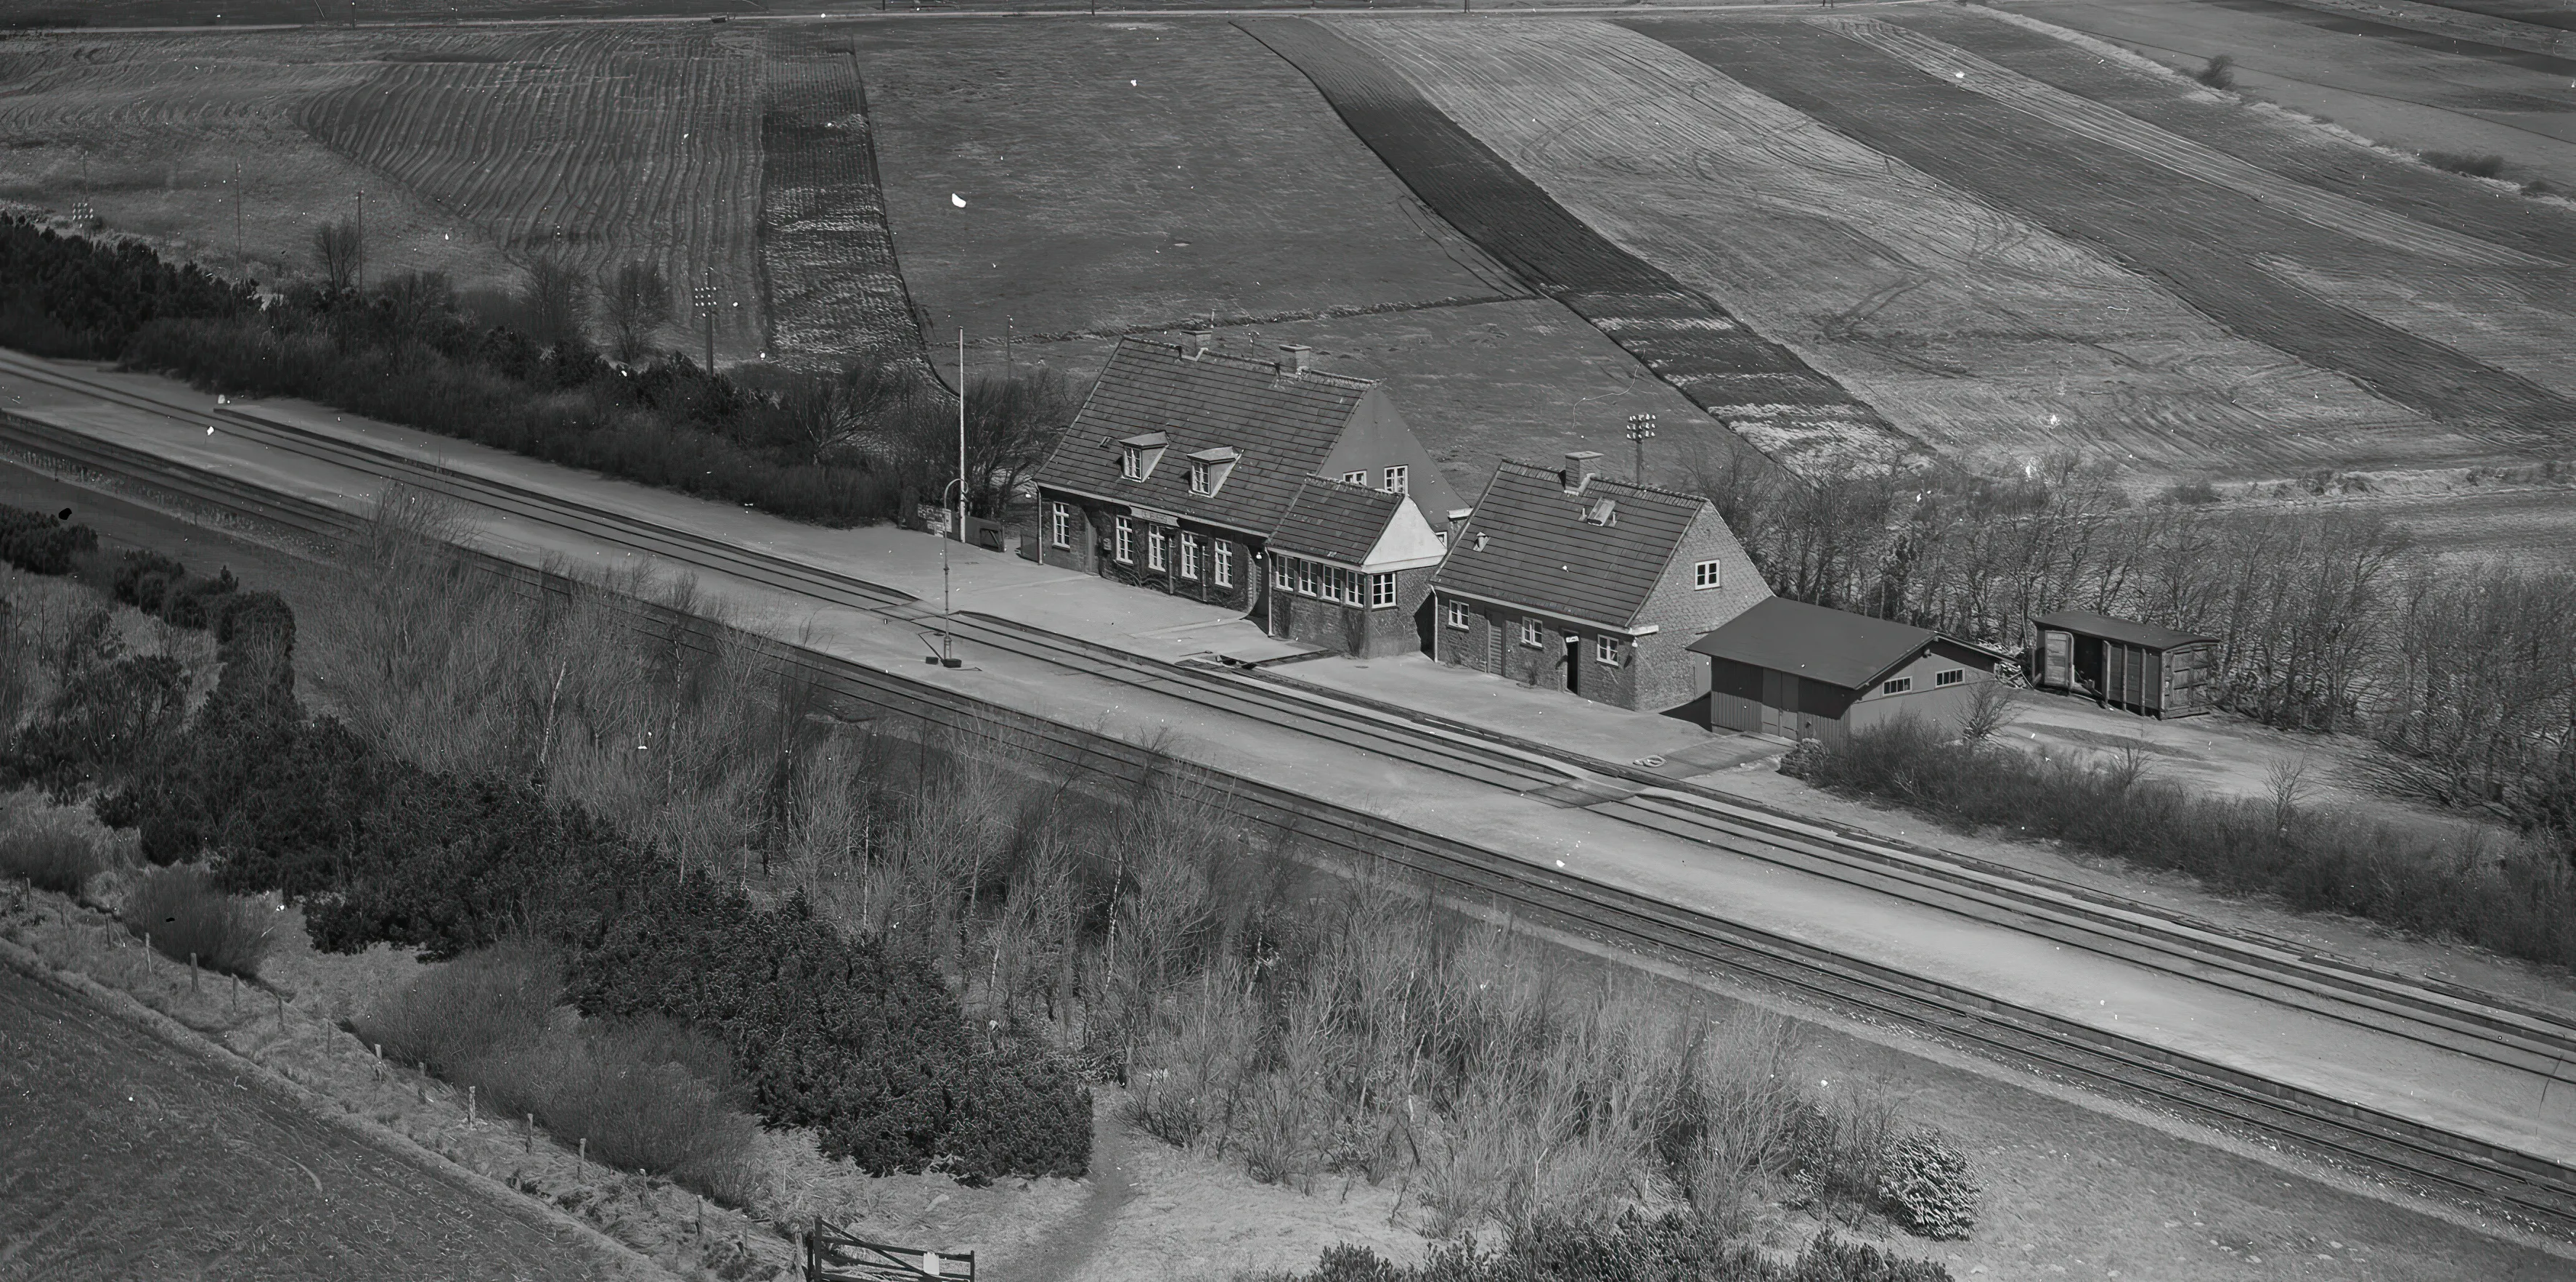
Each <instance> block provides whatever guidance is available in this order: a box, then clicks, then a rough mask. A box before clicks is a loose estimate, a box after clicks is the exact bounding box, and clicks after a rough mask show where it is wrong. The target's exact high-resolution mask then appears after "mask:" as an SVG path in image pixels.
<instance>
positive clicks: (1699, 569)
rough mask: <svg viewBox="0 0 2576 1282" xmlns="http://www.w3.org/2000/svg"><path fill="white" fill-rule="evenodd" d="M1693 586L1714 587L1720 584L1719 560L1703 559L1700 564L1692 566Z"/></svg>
mask: <svg viewBox="0 0 2576 1282" xmlns="http://www.w3.org/2000/svg"><path fill="white" fill-rule="evenodd" d="M1691 586H1692V587H1694V588H1713V587H1717V586H1719V585H1718V573H1717V562H1715V561H1702V562H1700V563H1699V564H1697V565H1694V566H1692V567H1691Z"/></svg>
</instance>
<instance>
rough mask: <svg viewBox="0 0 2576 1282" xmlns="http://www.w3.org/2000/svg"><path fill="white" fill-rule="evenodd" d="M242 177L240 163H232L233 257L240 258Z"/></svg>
mask: <svg viewBox="0 0 2576 1282" xmlns="http://www.w3.org/2000/svg"><path fill="white" fill-rule="evenodd" d="M241 184H242V175H241V162H240V161H238V160H236V161H234V162H233V257H235V258H239V257H241V256H242V234H241V228H242V199H241V196H242V193H241Z"/></svg>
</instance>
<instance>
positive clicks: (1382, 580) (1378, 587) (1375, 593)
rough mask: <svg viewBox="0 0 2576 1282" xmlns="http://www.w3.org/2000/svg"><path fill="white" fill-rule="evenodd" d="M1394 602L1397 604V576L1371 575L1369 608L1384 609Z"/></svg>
mask: <svg viewBox="0 0 2576 1282" xmlns="http://www.w3.org/2000/svg"><path fill="white" fill-rule="evenodd" d="M1393 604H1395V576H1394V575H1392V574H1372V575H1370V576H1369V608H1370V609H1372V610H1383V609H1385V608H1387V607H1388V606H1391V605H1393Z"/></svg>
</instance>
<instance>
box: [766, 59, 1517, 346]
mask: <svg viewBox="0 0 2576 1282" xmlns="http://www.w3.org/2000/svg"><path fill="white" fill-rule="evenodd" d="M810 38H811V39H812V40H814V41H816V42H819V43H843V42H846V43H849V44H852V45H854V46H855V47H856V48H857V50H858V59H859V64H860V69H861V71H862V72H863V74H865V76H866V77H867V84H868V96H869V103H870V107H871V110H872V112H873V114H874V116H875V121H874V124H875V130H876V143H877V158H878V163H879V165H880V167H881V169H882V171H883V173H884V178H885V185H886V191H887V205H888V211H889V213H890V215H891V217H892V220H893V223H894V236H895V246H896V250H897V252H898V254H899V255H900V256H901V259H902V263H903V271H904V276H905V278H906V280H907V281H908V282H909V283H910V285H911V287H912V292H913V296H914V298H915V299H916V300H918V301H919V302H920V303H922V304H923V305H924V306H925V307H927V308H928V309H929V310H930V311H931V313H932V314H933V317H934V327H935V330H936V333H935V334H934V335H933V339H934V342H933V345H934V346H936V345H937V344H938V343H939V342H944V341H953V338H954V327H955V326H957V325H959V324H961V323H962V324H963V325H964V326H965V327H966V329H967V331H968V333H969V337H970V338H972V339H975V340H978V341H980V340H983V339H985V338H988V337H989V338H996V339H997V338H999V337H1000V336H1001V334H1002V332H1003V329H1004V325H1005V319H1006V318H1007V319H1008V323H1009V324H1010V325H1011V326H1012V327H1014V328H1015V329H1016V331H1017V332H1018V333H1019V334H1021V335H1064V336H1071V335H1076V334H1100V333H1112V332H1117V331H1121V330H1151V329H1161V328H1169V327H1175V326H1178V325H1180V324H1182V323H1183V322H1184V321H1185V320H1186V319H1187V318H1189V317H1191V316H1199V317H1204V316H1206V315H1207V314H1208V313H1209V312H1210V311H1214V312H1216V313H1217V314H1218V315H1219V317H1220V318H1221V319H1233V318H1241V317H1266V316H1294V315H1313V314H1317V313H1323V312H1330V311H1336V310H1352V309H1360V308H1376V307H1400V306H1409V305H1418V304H1424V303H1431V302H1436V301H1439V300H1455V299H1477V298H1490V297H1495V296H1499V295H1506V294H1511V293H1516V292H1518V290H1517V287H1516V286H1515V285H1514V284H1513V283H1512V281H1511V279H1510V277H1509V275H1508V274H1507V273H1504V272H1502V271H1501V270H1500V269H1498V268H1495V267H1493V266H1492V265H1491V264H1489V263H1486V262H1484V261H1483V260H1482V258H1481V256H1480V255H1478V254H1477V253H1476V251H1475V250H1474V247H1473V246H1471V245H1467V244H1464V243H1463V242H1460V241H1458V240H1457V238H1455V237H1454V236H1452V235H1450V234H1448V233H1447V232H1446V229H1445V228H1442V227H1440V226H1439V225H1438V223H1437V220H1435V219H1428V218H1426V217H1425V216H1424V215H1423V214H1422V212H1421V211H1420V210H1419V208H1418V207H1416V206H1415V205H1414V204H1412V203H1411V198H1410V196H1409V195H1408V194H1407V192H1406V191H1405V188H1404V186H1403V184H1401V183H1399V182H1397V181H1396V180H1395V179H1394V178H1393V177H1392V176H1390V175H1389V174H1388V173H1387V172H1386V169H1385V167H1384V166H1382V165H1380V164H1378V163H1377V159H1376V157H1374V156H1372V155H1370V154H1369V152H1368V149H1367V148H1365V147H1363V146H1361V145H1360V144H1359V142H1358V141H1357V140H1356V139H1354V138H1352V137H1351V135H1350V132H1349V131H1348V130H1346V129H1344V128H1342V126H1341V123H1340V122H1339V121H1337V120H1335V119H1334V118H1333V116H1332V113H1331V112H1330V111H1329V110H1328V109H1326V108H1325V107H1324V106H1323V104H1322V103H1321V101H1320V100H1318V99H1317V97H1316V96H1315V91H1314V90H1313V89H1312V88H1311V87H1310V86H1308V85H1307V83H1306V82H1305V80H1304V78H1303V77H1300V76H1299V75H1298V74H1297V72H1296V71H1295V69H1293V68H1291V67H1289V66H1288V65H1287V64H1286V63H1284V62H1282V61H1281V60H1280V59H1278V58H1277V57H1276V56H1274V55H1272V54H1271V53H1270V51H1269V50H1267V49H1265V48H1263V47H1262V46H1261V45H1260V44H1259V43H1257V42H1255V41H1254V40H1253V39H1252V38H1251V37H1249V36H1246V35H1245V34H1244V33H1242V32H1241V31H1238V30H1236V29H1235V28H1234V27H1232V26H1230V25H1228V24H1226V23H1224V22H1222V21H1210V20H1197V19H1172V20H1168V21H1166V20H1154V21H1121V22H1103V23H1079V24H1077V23H1056V22H1046V23H1029V22H1011V21H991V22H985V21H973V20H969V21H961V22H938V23H916V22H878V23H860V24H852V25H848V26H833V27H819V28H814V29H811V35H810ZM1131 82H1132V83H1131ZM952 196H957V197H962V198H963V199H964V200H965V201H966V202H967V203H966V205H965V206H964V207H963V208H959V207H958V206H957V205H956V204H955V203H954V202H953V201H952V199H951V197H952Z"/></svg>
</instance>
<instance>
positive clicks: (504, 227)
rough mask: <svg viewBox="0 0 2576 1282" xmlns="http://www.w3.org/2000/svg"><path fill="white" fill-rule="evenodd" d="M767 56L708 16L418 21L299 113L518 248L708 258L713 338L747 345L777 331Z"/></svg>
mask: <svg viewBox="0 0 2576 1282" xmlns="http://www.w3.org/2000/svg"><path fill="white" fill-rule="evenodd" d="M760 63H761V58H760V48H759V45H758V42H757V40H756V38H755V37H753V36H751V35H749V34H748V33H738V32H732V31H723V30H715V29H711V28H703V27H652V26H619V27H587V28H560V29H553V30H535V31H526V32H507V33H503V32H488V31H475V32H457V33H440V34H438V35H409V36H406V37H405V38H404V39H403V42H402V44H401V46H400V47H399V48H398V49H396V50H393V51H391V52H389V53H388V54H387V55H386V56H385V60H384V62H383V63H382V65H381V66H380V67H378V68H377V69H376V71H375V73H374V74H373V75H372V76H370V77H368V78H367V79H366V80H365V81H363V82H361V83H358V84H353V85H349V86H346V87H344V88H340V89H337V90H334V91H332V92H329V93H325V94H321V95H318V96H316V97H314V98H312V99H311V100H310V101H308V102H307V103H306V104H305V106H304V108H303V112H302V116H303V119H304V122H305V125H306V127H307V128H309V129H310V130H311V131H312V133H313V135H314V136H315V137H316V138H319V139H321V140H322V141H323V142H324V143H326V144H328V145H329V146H330V147H332V148H333V149H334V150H336V151H339V152H341V153H342V154H344V155H346V156H348V157H350V158H351V159H353V160H355V161H357V162H359V163H360V164H363V165H365V166H367V167H368V168H370V169H373V170H375V171H376V172H378V173H380V174H382V175H384V176H385V177H386V178H388V179H391V180H392V181H394V182H398V183H400V184H402V185H403V186H404V187H405V188H407V189H409V190H410V191H411V192H412V193H413V194H414V195H415V196H416V197H418V198H419V199H421V200H423V201H425V202H427V203H429V204H431V205H433V206H435V207H437V208H439V209H442V210H445V211H448V212H450V213H452V214H453V215H454V216H456V217H457V218H459V219H462V220H464V221H466V222H468V223H470V224H472V225H473V226H474V227H476V228H478V229H479V230H480V231H482V233H483V234H484V236H485V237H486V238H488V239H489V240H490V241H491V242H493V243H495V244H497V245H498V246H499V247H500V249H501V251H502V252H503V253H504V254H505V255H507V256H508V257H509V258H511V259H512V260H513V261H518V262H525V261H528V260H529V259H531V258H533V257H536V256H539V255H548V256H559V257H561V258H564V259H566V260H568V261H570V262H572V263H574V264H575V265H577V266H579V267H581V268H582V269H584V270H586V271H588V272H590V273H592V275H593V276H594V278H596V277H598V276H600V275H601V274H603V273H606V272H609V271H613V270H614V269H615V267H616V265H617V264H619V263H622V262H625V261H628V260H630V259H645V260H648V261H653V262H658V263H661V264H663V265H664V270H666V271H667V272H669V273H670V274H671V276H672V277H673V278H674V279H675V280H687V281H689V282H691V283H695V282H697V281H698V280H700V279H701V277H702V273H704V272H705V271H708V270H710V269H712V270H713V272H714V273H715V283H716V286H717V288H718V289H719V290H721V291H722V292H723V296H724V301H725V303H726V304H727V305H726V306H725V308H724V310H723V313H722V319H721V321H720V323H719V325H718V328H717V332H716V337H717V355H718V357H719V359H727V358H731V359H739V358H742V357H748V356H754V355H757V354H758V353H759V351H760V350H761V348H762V347H763V346H764V345H765V338H766V336H765V333H764V318H763V317H762V316H761V315H760V308H759V307H758V305H757V304H758V300H759V297H760V289H759V276H758V268H759V264H758V248H757V245H756V243H755V240H756V237H755V234H754V230H753V228H754V224H755V220H756V219H757V218H758V216H759V211H760V179H759V169H760V143H761V138H760V118H759V113H758V111H757V109H756V107H757V103H758V101H759V86H760V83H761V78H762V76H761V65H760ZM735 303H739V304H741V305H740V306H733V305H732V304H735Z"/></svg>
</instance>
